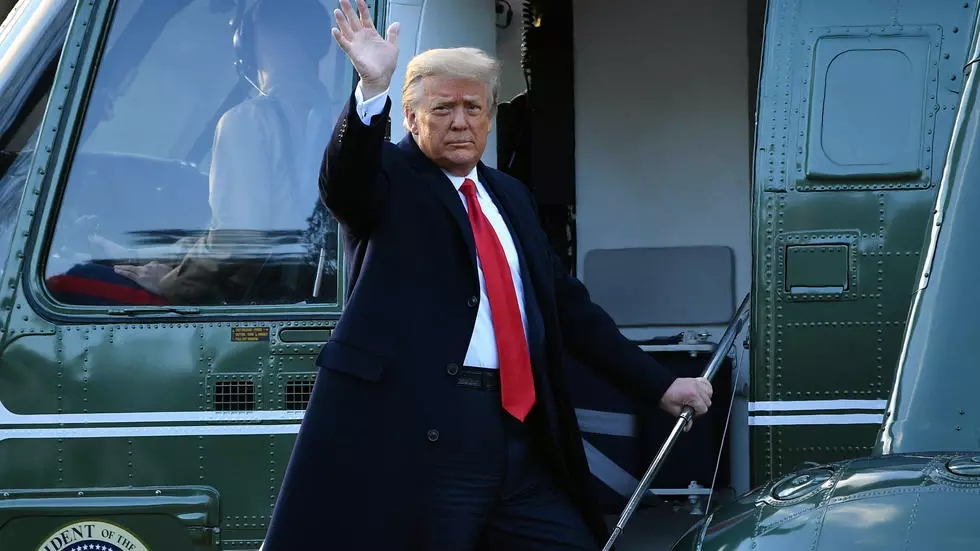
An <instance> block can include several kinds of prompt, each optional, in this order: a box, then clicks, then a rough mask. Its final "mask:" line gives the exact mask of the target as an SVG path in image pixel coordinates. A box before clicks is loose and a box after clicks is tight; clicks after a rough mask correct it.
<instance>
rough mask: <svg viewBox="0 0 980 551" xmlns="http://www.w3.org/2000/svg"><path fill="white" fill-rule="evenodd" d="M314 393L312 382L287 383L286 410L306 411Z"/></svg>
mask: <svg viewBox="0 0 980 551" xmlns="http://www.w3.org/2000/svg"><path fill="white" fill-rule="evenodd" d="M312 393H313V381H312V380H297V381H288V382H286V404H285V405H286V409H290V410H305V409H306V406H307V405H309V403H310V394H312Z"/></svg>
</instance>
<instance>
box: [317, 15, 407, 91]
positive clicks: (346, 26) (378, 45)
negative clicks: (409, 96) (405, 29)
mask: <svg viewBox="0 0 980 551" xmlns="http://www.w3.org/2000/svg"><path fill="white" fill-rule="evenodd" d="M340 8H341V9H335V10H334V11H333V15H334V18H336V20H337V26H336V27H334V28H333V29H331V32H332V33H333V37H334V39H335V40H336V41H337V44H339V45H340V47H341V48H342V49H343V50H344V52H346V53H347V57H348V58H349V59H350V60H351V63H353V64H354V69H356V70H357V74H358V75H359V76H360V77H361V91H362V93H363V94H364V97H365V98H370V97H373V96H375V95H377V94H380V93H381V92H384V91H385V90H386V89H387V88H388V85H389V84H390V83H391V75H392V74H394V72H395V66H396V65H397V64H398V29H399V24H398V23H397V22H396V23H392V24H391V26H389V27H388V33H387V35H388V36H387V38H382V37H381V35H380V34H379V33H378V31H377V29H375V28H374V22H373V21H372V20H371V12H370V10H368V7H367V3H366V2H365V1H364V0H357V11H358V13H354V8H353V7H352V6H351V4H350V0H340Z"/></svg>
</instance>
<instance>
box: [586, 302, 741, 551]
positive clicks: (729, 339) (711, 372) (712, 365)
mask: <svg viewBox="0 0 980 551" xmlns="http://www.w3.org/2000/svg"><path fill="white" fill-rule="evenodd" d="M750 296H751V293H746V295H745V298H744V299H742V304H741V305H740V306H739V307H738V310H737V311H736V312H735V317H734V318H733V319H732V321H731V322H730V323H729V324H728V329H726V330H725V334H724V335H722V336H721V342H719V343H718V348H716V349H715V352H714V354H712V356H711V360H710V361H709V362H708V366H707V367H706V368H705V369H704V373H702V374H701V376H702V377H704V378H705V379H707V380H708V381H709V382H710V381H711V379H713V378H714V376H715V373H717V372H718V368H719V367H720V366H721V362H722V360H723V359H724V357H725V356H726V355H727V354H728V349H729V348H731V346H732V344H734V342H735V337H737V336H738V334H739V333H740V332H741V331H742V327H744V325H745V322H746V320H748V318H749V304H750V303H751V301H750V300H749V297H750ZM693 417H694V409H693V408H691V406H684V409H682V410H681V414H680V416H679V417H678V418H677V423H675V424H674V428H673V429H672V430H671V431H670V434H669V435H668V436H667V440H666V441H665V442H664V443H663V445H662V446H661V447H660V451H658V452H657V455H656V456H655V457H654V458H653V462H652V463H650V466H649V467H647V472H646V473H645V474H644V475H643V479H642V480H640V483H639V484H638V485H637V487H636V491H634V492H633V495H632V497H630V500H629V502H628V503H627V504H626V508H625V509H623V513H622V515H620V517H619V521H617V522H616V528H615V529H614V530H613V533H612V535H610V536H609V541H607V542H606V546H605V547H603V548H602V550H603V551H610V550H611V549H612V547H613V544H614V543H615V542H616V539H617V538H619V535H620V534H622V533H623V528H624V527H625V526H626V523H627V522H629V519H630V517H631V516H633V511H635V510H636V507H637V506H638V505H639V504H640V498H641V497H642V496H643V494H644V493H646V491H647V489H648V488H649V487H650V484H651V483H652V482H653V477H655V476H657V473H658V472H660V467H661V466H663V462H664V459H666V458H667V454H668V453H670V450H671V448H673V447H674V443H675V442H676V441H677V438H678V437H679V436H680V434H681V431H683V430H684V426H685V425H687V424H688V423H690V422H691V419H692V418H693Z"/></svg>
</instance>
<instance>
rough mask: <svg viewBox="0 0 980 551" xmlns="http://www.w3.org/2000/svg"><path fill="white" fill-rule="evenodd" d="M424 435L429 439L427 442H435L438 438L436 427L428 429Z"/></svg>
mask: <svg viewBox="0 0 980 551" xmlns="http://www.w3.org/2000/svg"><path fill="white" fill-rule="evenodd" d="M425 436H426V438H428V439H429V442H435V441H436V440H438V439H439V431H437V430H436V429H429V432H427V433H425Z"/></svg>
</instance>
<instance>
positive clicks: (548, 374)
mask: <svg viewBox="0 0 980 551" xmlns="http://www.w3.org/2000/svg"><path fill="white" fill-rule="evenodd" d="M340 7H341V9H339V10H335V12H334V15H335V18H336V20H337V27H336V28H334V29H333V35H334V38H335V39H336V40H337V42H338V43H339V44H340V46H341V47H342V48H343V49H344V51H345V52H346V53H347V56H348V58H349V59H350V60H351V62H352V63H353V65H354V68H355V69H356V70H357V73H358V75H359V77H360V82H359V83H358V86H357V88H356V90H355V91H354V93H353V94H352V97H351V99H350V103H349V104H348V106H347V109H346V111H345V112H344V113H343V114H342V115H341V117H340V120H339V121H338V123H337V127H336V130H335V133H334V135H333V138H332V139H331V141H330V143H329V145H328V146H327V148H326V152H325V154H324V159H323V165H322V169H321V173H320V194H321V197H322V199H323V202H324V203H325V205H326V206H327V208H328V209H329V210H330V212H331V213H332V214H333V215H334V217H336V219H337V220H338V221H339V222H340V224H341V227H342V229H343V232H344V246H345V252H346V258H347V261H348V276H349V279H348V281H349V290H348V295H347V304H346V308H345V310H344V314H343V316H342V318H341V319H340V321H339V322H338V324H337V327H336V329H335V330H334V331H333V334H332V335H331V337H330V340H329V342H328V343H327V344H326V345H325V346H324V347H323V350H322V352H321V354H320V356H319V359H318V367H319V375H318V376H317V380H316V384H315V386H314V389H313V394H312V396H311V398H310V403H309V407H308V408H307V411H306V415H305V417H304V419H303V424H302V427H301V429H300V432H299V435H298V438H297V441H296V444H295V447H294V449H293V452H292V456H291V458H290V462H289V466H288V468H287V471H286V476H285V480H284V481H283V484H282V488H281V492H280V494H279V497H278V501H277V503H276V506H275V509H274V512H273V516H272V520H271V524H270V527H269V531H268V535H267V538H266V541H265V546H264V550H265V551H287V550H288V551H293V550H297V551H298V550H303V549H311V550H312V549H318V550H319V549H324V550H328V549H329V550H333V549H337V550H343V551H348V550H370V551H374V550H377V551H409V550H411V551H416V550H417V551H471V550H477V549H479V550H500V551H523V550H528V551H530V550H569V551H571V550H575V551H586V550H596V549H600V548H601V547H602V545H603V544H604V542H605V539H606V537H607V536H608V530H607V528H606V525H605V523H604V522H603V519H602V517H601V516H600V514H599V512H598V510H597V508H596V507H595V504H594V500H593V499H592V497H591V496H590V495H589V489H588V476H589V468H588V464H587V462H586V458H585V453H584V450H583V446H582V441H581V436H580V434H579V430H578V424H577V421H576V417H575V411H574V408H573V405H572V403H571V401H570V400H569V392H568V388H567V384H566V380H565V376H564V373H563V357H564V355H565V354H566V353H567V354H570V355H573V356H575V357H576V358H578V359H579V360H581V361H582V362H583V363H584V364H585V365H587V366H590V367H591V368H593V369H595V370H596V371H597V372H598V373H600V374H601V375H603V376H604V377H605V378H606V379H607V380H609V381H611V382H612V383H613V384H615V385H617V386H618V387H619V388H622V389H626V390H628V391H629V392H630V393H631V394H633V395H634V396H637V397H639V398H640V399H642V400H644V401H646V402H648V403H656V404H659V405H660V407H662V408H663V409H664V410H666V411H667V412H668V413H670V414H673V415H678V414H679V413H680V411H681V409H682V408H683V407H684V406H685V405H690V406H691V407H693V408H694V410H695V414H696V415H701V414H704V413H705V412H706V411H707V409H708V407H710V404H711V392H712V391H711V385H710V383H709V382H708V381H706V380H704V379H701V378H676V377H675V376H674V375H673V374H672V373H671V372H669V371H668V370H667V369H666V368H664V367H663V366H661V365H660V364H658V363H657V362H655V361H654V360H653V359H651V358H650V357H649V356H648V355H646V354H645V353H644V352H643V351H641V350H640V349H639V347H637V346H636V345H635V344H633V343H631V342H629V340H627V339H626V338H625V337H624V336H623V335H622V334H621V333H620V331H619V329H618V328H617V327H616V324H615V323H614V322H613V320H612V319H611V318H610V317H609V316H608V315H607V314H606V313H605V312H604V311H603V310H602V309H601V308H600V307H598V306H597V305H596V304H594V303H593V302H592V301H591V300H590V298H589V294H588V293H587V291H586V289H585V287H584V286H583V285H582V284H581V283H580V282H579V281H578V280H577V279H575V278H574V277H572V276H571V275H569V274H568V273H567V271H566V270H565V269H564V268H563V266H562V265H561V262H560V260H559V259H558V257H557V255H556V254H555V253H554V252H553V250H552V249H551V246H550V244H549V242H548V239H547V237H546V235H545V233H544V231H543V229H542V228H541V225H540V222H539V220H538V218H537V214H536V207H535V204H534V201H533V199H532V196H531V194H530V193H529V191H528V189H527V188H526V187H525V186H524V185H523V184H521V182H519V181H517V180H515V179H513V178H511V177H509V176H507V175H506V174H504V173H502V172H499V171H497V170H494V169H492V168H489V167H487V166H485V165H484V164H483V163H482V162H480V158H481V156H482V154H483V151H484V147H485V145H486V141H487V137H488V135H489V134H490V128H491V124H492V122H493V117H494V114H495V106H496V103H497V89H498V84H499V68H498V64H497V62H496V61H495V60H494V59H492V58H491V57H489V56H488V55H486V54H485V53H483V52H481V51H479V50H476V49H472V48H449V49H436V50H429V51H427V52H423V53H421V54H419V55H418V56H416V57H415V58H413V59H412V61H411V62H410V63H409V65H408V67H407V71H406V78H405V85H404V89H403V101H402V108H403V112H404V114H405V127H406V129H407V130H408V134H407V135H406V137H405V138H404V139H403V140H401V141H400V143H398V144H392V143H390V142H388V141H386V140H385V126H386V122H387V120H388V114H389V112H390V109H391V100H390V99H389V98H388V89H389V85H390V82H391V76H392V74H393V72H394V70H395V66H396V62H397V54H398V28H399V27H398V24H397V23H394V24H392V25H391V26H390V27H389V29H388V32H387V37H386V38H383V37H381V35H380V34H379V33H378V32H377V30H376V29H375V27H374V24H373V23H372V21H371V18H370V15H369V11H368V8H367V6H366V5H365V3H364V0H357V8H358V9H357V12H359V13H355V11H354V8H353V6H351V4H350V2H349V0H341V1H340Z"/></svg>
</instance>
